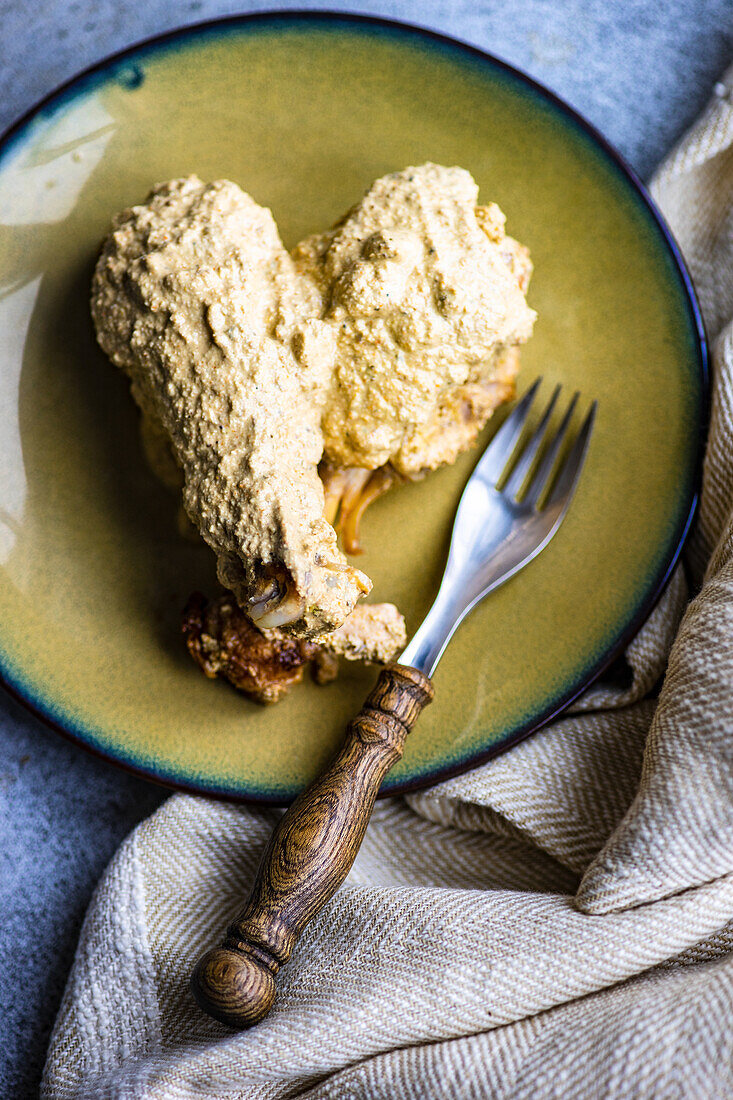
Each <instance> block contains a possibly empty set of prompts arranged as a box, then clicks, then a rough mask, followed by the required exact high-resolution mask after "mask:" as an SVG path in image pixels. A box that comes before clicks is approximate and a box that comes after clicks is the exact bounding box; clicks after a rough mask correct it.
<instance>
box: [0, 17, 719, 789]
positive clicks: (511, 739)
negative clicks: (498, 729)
mask: <svg viewBox="0 0 733 1100" xmlns="http://www.w3.org/2000/svg"><path fill="white" fill-rule="evenodd" d="M295 22H302V23H312V24H319V23H321V24H327V23H335V22H342V23H346V24H352V25H355V26H361V27H364V28H371V29H375V28H382V29H387V30H393V31H394V30H397V31H400V32H403V33H405V35H406V37H409V36H410V35H412V36H414V37H415V38H418V39H423V40H424V41H427V43H431V42H432V43H434V44H438V45H447V46H450V47H452V48H456V47H457V48H458V50H459V51H463V52H464V53H465V54H466V55H467V56H468V57H473V58H474V59H476V60H477V61H480V62H481V63H484V64H488V65H489V67H493V68H494V69H496V70H499V71H500V72H503V73H505V74H508V75H511V76H512V77H514V78H518V80H519V83H520V84H524V85H525V87H526V88H527V89H528V90H529V91H530V92H532V93H534V94H536V95H539V96H540V97H541V98H543V99H544V100H545V101H547V102H548V103H549V104H550V105H551V106H552V107H554V108H555V109H556V110H557V111H558V112H559V114H560V115H562V116H564V118H565V120H566V121H569V122H571V123H573V124H574V125H575V126H576V127H578V128H579V129H580V130H581V131H583V132H584V133H585V134H586V135H587V136H588V137H589V138H590V139H591V141H592V142H593V143H594V144H595V145H596V146H597V148H598V149H600V151H601V152H602V153H603V154H604V155H605V156H606V157H607V158H608V160H610V161H611V162H612V163H613V164H614V165H615V167H616V168H617V169H618V170H619V172H620V174H621V176H622V177H625V178H626V181H627V182H628V183H629V184H630V185H631V190H632V192H634V193H635V197H636V198H637V200H639V201H641V203H642V206H643V207H645V209H646V212H647V214H648V215H650V217H651V219H652V221H653V223H654V224H655V225H656V228H657V229H658V230H659V232H660V234H661V238H662V242H663V244H664V245H665V246H666V249H667V251H668V254H669V256H670V257H671V259H672V261H673V268H674V271H675V274H676V276H677V278H678V279H679V281H680V283H681V286H682V289H683V291H684V297H685V299H686V302H687V306H688V309H689V313H690V320H691V322H692V328H693V330H694V333H695V336H696V341H695V344H696V351H697V367H698V372H699V382H700V422H699V440H698V448H697V454H696V459H695V477H694V489H693V492H692V498H691V500H690V504H689V507H688V510H687V513H686V515H685V518H684V519H683V520H682V522H679V523H678V525H677V530H676V532H675V535H674V537H673V540H672V541H673V549H672V552H671V554H670V555H669V557H668V558H665V561H664V564H663V565H662V566H661V567H660V568H659V569H658V571H657V574H656V576H655V578H654V580H653V581H652V583H651V584H650V585H649V590H648V594H647V596H646V597H645V599H643V600H642V601H641V603H640V605H639V607H638V608H637V609H636V612H635V614H634V615H633V616H632V617H631V619H630V620H629V622H628V623H627V625H626V627H625V629H624V630H623V631H622V632H621V634H620V636H619V637H618V639H617V640H616V642H615V643H613V644H612V645H611V646H610V647H609V649H608V650H606V651H605V652H604V654H603V656H602V657H600V658H599V660H598V661H597V662H596V664H594V665H593V666H592V667H591V669H590V671H589V672H587V673H586V674H585V675H584V677H583V679H582V683H581V684H580V685H579V686H575V687H573V688H572V689H571V690H570V691H569V692H568V693H566V694H564V695H562V697H561V698H560V699H559V700H558V701H555V702H554V703H552V704H551V705H550V706H549V707H548V708H547V710H546V711H544V712H543V713H542V714H541V715H540V716H539V717H534V718H532V719H530V721H528V722H526V723H525V724H524V725H522V726H520V727H518V728H517V729H515V730H514V731H513V732H512V733H511V734H509V735H507V736H506V737H505V738H504V739H503V740H502V741H501V742H500V743H499V744H496V745H492V746H491V747H489V748H488V749H485V750H480V751H478V752H475V753H473V754H471V755H470V756H468V757H466V758H464V759H462V760H461V761H459V762H456V763H451V764H445V765H442V766H439V767H436V768H435V769H432V770H430V771H428V772H424V773H421V775H420V776H419V777H417V778H415V779H404V780H398V781H397V782H395V783H394V784H390V783H389V778H387V780H386V781H385V783H383V785H382V788H381V790H380V792H379V794H378V796H377V797H378V798H388V797H394V796H397V795H402V794H407V793H410V792H413V791H418V790H423V789H425V788H428V787H432V786H434V785H435V784H436V783H440V782H443V781H444V780H447V779H451V778H453V777H455V776H457V775H462V774H464V773H465V772H468V771H471V770H472V769H474V768H477V767H480V766H481V765H482V764H485V763H487V762H488V761H489V760H491V759H493V758H494V757H496V756H499V755H501V754H502V753H504V752H506V751H508V750H509V749H511V748H513V747H514V746H515V745H517V744H518V743H519V742H520V741H523V740H525V738H527V737H529V736H530V735H531V734H533V733H536V732H537V731H539V730H541V729H542V728H543V727H544V726H546V725H547V724H548V723H549V722H551V721H552V720H553V719H554V718H557V717H558V716H559V715H560V714H562V713H563V712H564V711H565V710H567V708H568V707H569V706H570V705H571V704H572V703H573V702H574V701H575V700H576V699H577V698H578V697H579V696H580V695H582V694H583V692H584V691H586V690H587V689H588V688H589V687H590V686H591V685H592V684H593V683H594V682H595V681H596V680H597V679H598V678H599V677H600V676H601V675H602V674H603V672H604V671H605V670H606V669H607V668H608V667H609V666H610V665H611V664H612V663H613V662H614V661H615V660H616V658H617V657H618V656H620V654H621V653H623V651H624V650H625V649H626V648H627V646H628V645H629V643H630V642H631V641H632V640H633V639H634V638H635V637H636V635H637V634H638V633H639V631H640V630H641V628H642V627H643V625H644V624H645V623H646V621H647V620H648V618H649V616H650V615H651V613H652V612H653V610H654V608H655V607H656V605H657V604H658V602H659V600H660V598H661V596H662V595H663V593H664V591H665V589H666V587H667V585H668V583H669V581H670V579H671V576H672V574H673V572H674V570H675V568H676V566H677V564H678V562H679V560H680V556H681V553H682V549H683V547H684V544H685V542H686V540H687V537H688V535H689V533H690V529H691V526H692V522H693V520H694V517H695V513H696V511H697V507H698V503H699V497H700V488H701V481H702V469H703V459H704V454H705V445H706V441H707V434H708V426H709V419H710V396H711V395H710V346H709V341H708V338H707V334H706V330H705V322H704V318H703V315H702V309H701V307H700V303H699V302H698V299H697V294H696V292H695V288H694V285H693V282H692V278H691V276H690V273H689V271H688V269H687V265H686V263H685V260H684V258H683V256H682V253H681V251H680V248H679V246H678V244H677V242H676V240H675V238H674V235H673V233H672V231H671V229H670V227H669V226H668V225H667V222H666V220H665V218H664V216H663V215H662V213H661V211H660V210H659V208H658V207H657V205H656V203H655V202H654V200H653V199H652V197H651V195H650V193H649V191H648V189H647V187H646V186H645V184H644V183H643V182H642V180H641V179H640V177H639V176H638V175H637V173H636V171H635V170H634V169H633V168H632V167H631V165H630V164H629V163H628V161H627V160H626V158H625V157H624V156H623V154H622V153H620V152H619V151H618V149H616V147H615V146H614V145H613V144H612V143H611V142H610V141H609V140H608V139H607V138H606V137H605V136H604V135H603V134H602V133H601V131H600V130H599V129H597V127H596V126H595V125H594V124H593V123H592V122H590V121H589V120H588V119H587V118H586V117H585V116H584V115H583V114H582V113H581V112H580V111H579V110H577V109H576V108H575V107H573V106H572V105H571V104H570V103H568V102H567V100H565V99H563V98H562V97H561V96H559V95H558V94H557V93H556V92H554V91H553V90H552V89H551V88H548V87H547V86H546V85H545V84H543V83H542V82H541V81H539V80H537V79H536V78H535V77H533V76H531V75H530V74H529V73H527V72H525V71H524V70H523V69H521V68H519V67H517V66H516V65H512V64H511V63H510V62H508V61H504V60H502V58H500V57H497V56H496V55H495V54H492V53H491V52H490V51H488V50H484V49H482V48H481V47H480V46H476V45H473V44H472V43H470V42H466V41H465V40H463V39H461V38H456V37H454V36H452V35H448V34H444V33H442V32H441V31H437V30H435V29H433V28H431V27H426V26H423V25H421V24H419V23H413V22H408V21H405V20H399V19H391V18H389V17H387V16H380V15H370V14H367V13H363V12H343V11H338V10H336V9H318V10H308V9H301V8H293V9H282V8H273V9H268V10H264V11H257V12H244V13H239V14H234V15H226V16H218V17H215V18H213V19H204V20H200V21H198V22H195V23H189V24H185V25H183V26H179V27H175V28H173V29H171V30H168V31H164V32H162V33H160V34H154V35H149V36H147V37H145V38H142V39H140V40H138V41H136V42H133V43H132V44H131V45H129V46H125V47H124V48H123V49H121V50H116V51H114V52H112V53H110V54H106V55H105V56H104V57H102V58H101V59H100V60H98V61H95V62H94V63H92V64H91V65H89V66H87V67H86V68H84V69H81V70H79V71H78V72H77V73H75V74H73V75H72V76H71V77H69V78H68V79H67V80H65V81H63V82H61V83H60V84H58V85H57V86H56V87H54V88H52V89H51V91H49V92H47V93H46V95H44V96H43V97H42V98H41V99H39V100H37V101H36V102H35V103H34V104H33V105H32V106H31V107H29V108H28V109H27V110H26V111H25V112H24V113H23V114H22V115H20V117H19V118H17V119H16V120H15V121H14V122H12V123H11V124H10V125H9V126H8V127H7V128H6V129H5V130H4V131H3V132H2V133H0V159H2V155H3V153H4V152H6V151H7V149H8V147H9V146H10V145H11V144H12V142H13V141H14V139H15V138H17V137H18V136H19V135H20V134H21V133H22V131H23V130H24V129H25V128H26V127H27V126H28V125H29V124H31V123H32V122H33V120H34V119H35V118H36V117H37V116H38V115H40V114H41V113H42V112H43V111H44V110H45V108H47V107H49V106H51V105H52V104H54V103H55V102H56V101H60V100H62V99H63V97H64V96H65V94H66V93H67V92H70V91H71V90H72V89H73V88H75V87H76V86H77V85H80V84H82V83H83V82H84V81H86V80H88V79H89V78H91V77H94V76H95V75H97V74H101V73H103V72H104V71H105V70H106V69H109V68H111V67H112V66H113V65H115V64H117V63H119V62H122V61H125V60H128V59H131V58H132V57H134V56H135V55H137V54H139V53H140V52H141V51H143V50H146V49H148V48H153V47H160V46H164V45H167V44H173V43H175V42H176V41H182V40H184V39H186V38H197V37H201V35H202V34H204V33H206V32H208V31H214V30H216V29H222V30H225V29H227V28H230V29H234V28H237V27H240V26H243V27H246V26H248V25H252V24H257V23H272V24H277V23H282V24H287V23H295ZM0 687H2V688H3V689H4V691H5V692H7V694H8V695H9V696H10V697H11V698H12V699H14V700H15V701H16V702H17V703H19V704H20V705H21V706H22V707H23V708H24V709H25V710H26V711H28V712H30V713H31V714H32V715H33V716H34V717H35V718H37V719H39V721H41V722H42V723H43V724H44V725H45V726H46V727H47V728H49V729H51V730H53V731H54V732H56V733H60V734H61V735H62V736H63V737H64V738H66V740H68V741H70V742H71V743H72V744H74V745H77V746H79V747H80V748H83V749H84V750H85V751H86V752H88V753H90V754H91V755H92V756H94V757H97V758H98V759H100V760H104V761H105V762H106V763H108V764H112V765H114V766H115V767H117V768H121V769H123V770H124V771H126V772H128V773H129V774H131V775H133V776H135V777H137V778H139V779H144V780H146V781H147V782H152V783H155V784H156V785H158V786H161V787H163V788H165V789H167V790H175V791H184V792H187V793H190V794H198V795H203V796H205V797H207V798H212V799H216V800H217V801H227V802H237V803H245V804H252V805H260V806H279V807H283V806H289V805H290V804H291V802H292V801H293V799H294V798H295V797H297V795H293V797H292V798H279V797H273V796H270V795H262V794H258V793H242V792H241V791H232V790H230V789H226V788H225V787H223V786H220V787H216V786H215V785H214V786H206V785H204V784H201V783H196V782H195V781H189V780H186V779H183V778H179V777H176V778H171V777H169V776H166V775H161V774H157V773H156V772H155V771H154V770H153V769H152V767H144V766H140V765H136V764H133V763H131V762H130V761H129V760H126V759H122V758H120V757H117V756H115V755H113V753H112V752H110V751H107V750H104V749H102V748H99V747H98V746H97V745H94V744H91V743H90V742H89V741H88V740H87V739H86V736H87V735H86V734H85V733H81V732H80V731H79V730H78V729H74V728H73V726H71V725H63V724H62V723H61V722H59V721H58V720H57V719H56V718H55V717H54V716H53V714H52V713H49V711H48V710H47V709H44V707H43V706H42V705H40V704H39V703H38V702H37V701H36V700H35V699H34V698H33V697H32V694H31V691H30V690H29V689H28V688H27V687H26V685H24V684H23V682H22V677H20V676H18V677H16V678H14V679H13V678H11V676H10V675H9V673H8V670H7V669H6V668H5V667H3V665H2V663H1V662H0ZM24 689H25V690H24Z"/></svg>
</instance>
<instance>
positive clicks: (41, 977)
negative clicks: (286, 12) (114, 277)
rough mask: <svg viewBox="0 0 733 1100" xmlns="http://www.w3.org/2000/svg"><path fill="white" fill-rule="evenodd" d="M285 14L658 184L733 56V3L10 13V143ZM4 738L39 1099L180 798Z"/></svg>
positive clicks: (41, 743)
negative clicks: (141, 76) (50, 113)
mask: <svg viewBox="0 0 733 1100" xmlns="http://www.w3.org/2000/svg"><path fill="white" fill-rule="evenodd" d="M273 6H274V7H280V8H302V7H320V6H322V7H328V8H334V7H340V8H341V9H342V10H345V11H365V10H368V11H370V12H372V13H378V14H382V15H387V16H392V17H395V18H400V19H404V20H406V21H408V22H409V21H411V22H416V23H422V24H423V25H426V26H431V27H434V28H436V29H438V30H441V31H443V32H445V33H448V34H453V35H455V36H457V37H459V38H463V39H465V40H467V41H470V42H473V43H475V44H477V45H479V46H482V47H484V48H486V49H488V50H490V51H491V52H493V53H496V54H498V55H499V56H500V57H503V58H505V59H506V60H508V61H510V62H512V63H513V64H515V65H518V66H519V67H521V68H523V69H525V70H526V71H528V72H529V73H531V74H532V75H533V76H535V77H537V78H538V79H539V80H541V81H543V82H544V83H545V84H548V85H550V87H552V88H553V89H554V90H555V91H557V92H558V93H559V94H560V95H562V96H564V97H565V98H566V99H568V100H569V101H570V102H571V103H572V104H573V105H574V106H575V107H577V108H579V109H580V110H581V111H582V112H583V113H584V114H586V115H587V116H588V117H589V118H590V119H591V120H592V121H593V122H594V123H595V124H596V125H597V126H598V127H599V128H600V129H601V130H602V131H603V132H604V133H605V134H606V135H607V136H608V137H609V138H610V140H611V141H612V142H613V143H614V144H615V145H616V146H617V147H618V148H619V149H620V150H621V151H622V153H624V154H625V156H626V157H627V159H628V160H629V161H630V162H631V164H632V165H633V166H634V167H635V168H636V169H637V171H638V172H639V173H640V174H641V175H642V176H648V175H649V173H650V172H651V170H652V169H653V167H654V165H655V164H656V163H657V162H658V161H659V159H660V158H661V157H662V156H663V154H664V153H665V151H666V150H667V149H668V148H669V147H670V146H671V145H672V143H673V142H674V141H675V140H676V139H677V138H678V137H679V135H680V134H681V133H682V132H683V130H684V129H685V128H686V127H687V125H688V124H689V123H690V122H691V121H692V120H693V119H694V117H695V116H696V114H697V113H698V112H699V110H700V109H701V108H702V107H703V105H704V104H705V102H706V100H707V98H708V95H709V93H710V91H711V89H712V86H713V84H714V83H715V81H716V79H717V78H718V77H719V75H720V74H721V73H722V71H723V69H724V68H725V66H726V65H727V64H728V62H729V61H730V60H731V59H733V5H732V3H731V0H666V2H665V3H662V4H660V3H659V2H658V0H615V2H614V0H454V2H452V3H450V2H448V3H443V4H441V3H439V2H436V0H423V2H419V0H381V2H378V3H371V4H366V3H358V4H354V3H342V4H340V5H338V4H336V3H335V2H333V3H329V4H324V5H317V4H311V5H308V4H306V3H295V4H291V3H287V2H282V0H281V2H280V3H277V2H275V3H273V4H270V5H267V4H260V3H253V4H250V5H246V4H243V3H241V2H240V0H233V2H230V0H187V2H183V3H176V4H171V3H170V0H146V2H145V3H144V4H140V3H137V2H136V3H132V2H131V0H72V2H69V0H34V2H33V3H32V4H31V3H30V2H29V0H22V2H20V3H19V2H18V0H6V2H0V130H2V129H4V128H5V127H6V126H7V125H9V124H10V123H11V122H12V121H13V119H14V118H16V117H17V116H18V115H20V114H21V113H23V112H24V111H26V110H27V109H28V108H29V107H30V106H31V105H32V104H33V103H34V102H35V101H36V100H37V99H38V98H39V97H41V96H43V95H45V94H46V93H47V92H48V91H49V90H50V89H51V88H53V87H54V86H55V85H57V84H58V83H60V82H61V81H63V80H66V79H67V78H68V77H70V76H72V75H73V74H74V73H75V72H76V71H78V70H79V69H80V68H82V67H84V66H86V65H88V64H91V63H92V62H94V61H96V60H98V59H99V58H101V57H103V56H104V55H105V54H108V53H110V52H112V51H115V50H118V49H121V48H123V47H124V46H126V45H129V44H130V43H132V42H135V41H138V40H140V39H141V38H144V37H147V36H149V35H152V34H156V33H159V32H161V31H165V30H168V29H170V28H172V27H174V26H177V25H180V24H183V23H192V22H197V21H199V20H202V19H206V18H211V17H214V16H218V15H227V14H231V13H234V12H237V11H242V10H251V11H256V10H263V9H265V8H266V7H273ZM1 219H2V211H0V221H1ZM0 477H2V471H0ZM0 730H1V731H2V737H3V763H2V765H0V799H2V809H1V811H0V830H1V834H2V835H1V836H0V860H1V861H2V877H1V879H0V913H1V914H2V924H1V925H0V957H1V961H0V967H1V972H2V974H3V976H4V980H3V984H2V996H3V1007H2V1016H1V1017H0V1089H1V1090H2V1095H3V1096H7V1097H11V1098H13V1100H15V1098H22V1097H24V1096H35V1095H37V1090H38V1080H39V1077H40V1073H41V1069H42V1064H43V1058H44V1051H45V1046H46V1043H47V1039H48V1033H49V1030H50V1027H51V1024H52V1022H53V1018H54V1015H55V1012H56V1009H57V1007H58V1004H59V1000H60V997H61V994H62V991H63V986H64V982H65V980H66V975H67V973H68V969H69V966H70V964H71V960H72V958H73V953H74V945H75V941H76V937H77V935H78V931H79V927H80V924H81V920H82V918H83V914H84V910H85V908H86V905H87V903H88V900H89V898H90V896H91V893H92V890H93V888H94V884H95V882H96V880H97V878H98V877H99V874H100V872H101V871H102V869H103V868H104V866H105V864H106V862H107V861H108V859H109V857H110V856H111V855H112V853H113V852H114V850H115V848H116V846H117V844H118V843H119V841H120V840H121V839H122V838H123V837H124V836H125V834H126V833H127V832H128V831H129V829H130V828H131V827H132V826H133V825H134V824H135V823H136V822H137V821H139V820H140V819H141V818H142V817H144V816H146V815H147V814H148V813H150V812H151V811H152V810H153V809H154V808H155V807H156V806H157V805H158V803H159V802H160V801H161V799H162V797H164V795H163V792H161V790H160V789H159V788H156V787H154V786H152V785H151V784H147V783H145V782H141V781H140V780H137V779H134V778H132V777H130V776H128V775H126V774H124V773H122V772H120V771H117V770H116V769H114V768H112V767H111V766H109V765H107V764H105V763H104V762H102V761H99V760H96V759H94V758H92V757H91V756H88V755H87V754H86V753H84V752H83V751H82V750H81V749H77V748H75V747H74V746H72V745H71V744H69V743H67V742H66V741H64V740H63V739H62V738H61V737H59V736H58V735H57V734H55V733H52V732H50V731H48V730H47V729H46V728H45V727H44V726H42V725H41V724H40V723H39V722H38V721H36V720H35V719H34V718H32V717H31V716H30V715H28V714H27V713H26V712H25V711H24V710H23V709H22V708H21V707H20V706H19V705H18V704H16V703H15V702H13V701H12V700H10V699H7V698H5V697H0Z"/></svg>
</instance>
